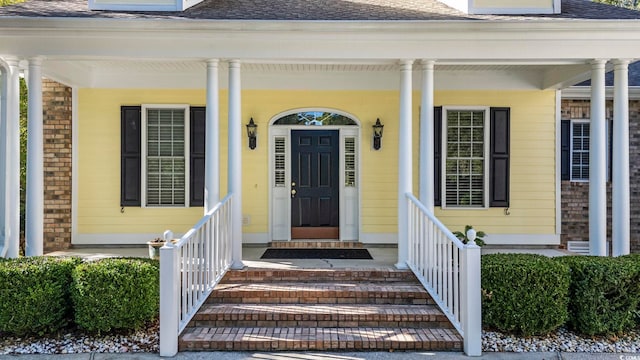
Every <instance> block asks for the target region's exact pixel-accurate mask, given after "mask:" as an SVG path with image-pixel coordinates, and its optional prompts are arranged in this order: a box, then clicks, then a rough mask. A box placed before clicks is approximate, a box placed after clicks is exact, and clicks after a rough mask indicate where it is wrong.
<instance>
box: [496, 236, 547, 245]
mask: <svg viewBox="0 0 640 360" xmlns="http://www.w3.org/2000/svg"><path fill="white" fill-rule="evenodd" d="M484 242H485V243H487V245H560V234H487V237H486V238H485V239H484Z"/></svg>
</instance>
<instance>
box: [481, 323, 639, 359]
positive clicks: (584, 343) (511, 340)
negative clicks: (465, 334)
mask: <svg viewBox="0 0 640 360" xmlns="http://www.w3.org/2000/svg"><path fill="white" fill-rule="evenodd" d="M482 351H485V352H530V351H538V352H589V353H637V352H640V333H638V332H637V331H630V332H627V333H626V334H625V335H623V336H609V337H607V336H592V337H586V336H580V335H577V334H574V333H572V332H570V331H567V330H566V329H562V328H561V329H558V330H557V331H555V332H552V333H551V334H549V335H547V336H531V337H527V338H525V337H518V336H513V335H505V334H502V333H499V332H494V331H483V333H482Z"/></svg>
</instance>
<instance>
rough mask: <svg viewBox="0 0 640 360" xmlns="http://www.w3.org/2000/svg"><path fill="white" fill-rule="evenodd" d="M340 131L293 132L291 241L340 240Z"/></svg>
mask: <svg viewBox="0 0 640 360" xmlns="http://www.w3.org/2000/svg"><path fill="white" fill-rule="evenodd" d="M338 139H339V136H338V130H294V131H292V132H291V162H292V164H291V238H293V239H337V238H338V237H339V235H340V230H339V219H340V217H339V211H340V210H339V209H340V201H339V186H338V183H339V178H340V177H339V160H338V159H339V156H338V149H339V145H338Z"/></svg>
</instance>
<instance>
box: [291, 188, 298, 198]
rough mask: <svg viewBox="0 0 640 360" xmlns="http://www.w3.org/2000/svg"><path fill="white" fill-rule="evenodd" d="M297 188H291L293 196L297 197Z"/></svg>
mask: <svg viewBox="0 0 640 360" xmlns="http://www.w3.org/2000/svg"><path fill="white" fill-rule="evenodd" d="M296 193H297V191H296V189H291V197H296Z"/></svg>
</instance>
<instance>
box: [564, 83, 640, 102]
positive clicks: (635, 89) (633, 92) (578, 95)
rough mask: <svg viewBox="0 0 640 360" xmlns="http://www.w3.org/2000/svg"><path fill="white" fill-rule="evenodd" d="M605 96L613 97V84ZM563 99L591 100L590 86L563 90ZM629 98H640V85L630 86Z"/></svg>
mask: <svg viewBox="0 0 640 360" xmlns="http://www.w3.org/2000/svg"><path fill="white" fill-rule="evenodd" d="M605 97H606V98H607V99H609V100H612V99H613V86H607V87H606V88H605ZM562 98H563V99H576V100H589V99H591V87H590V86H573V87H570V88H567V89H564V90H562ZM629 100H640V86H629Z"/></svg>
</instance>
